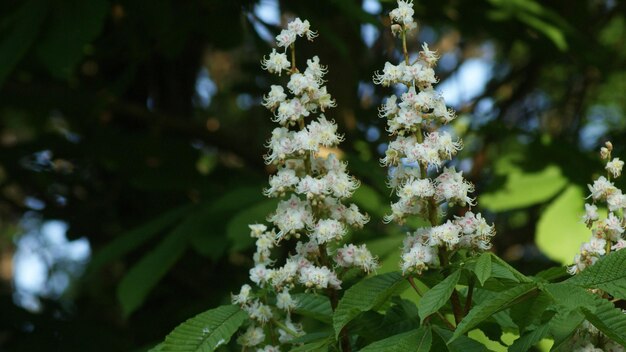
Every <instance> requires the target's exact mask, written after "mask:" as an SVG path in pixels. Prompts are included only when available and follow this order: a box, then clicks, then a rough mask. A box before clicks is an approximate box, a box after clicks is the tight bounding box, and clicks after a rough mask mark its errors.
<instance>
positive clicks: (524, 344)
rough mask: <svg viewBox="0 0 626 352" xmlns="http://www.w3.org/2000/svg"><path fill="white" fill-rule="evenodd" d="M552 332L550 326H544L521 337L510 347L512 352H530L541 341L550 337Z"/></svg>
mask: <svg viewBox="0 0 626 352" xmlns="http://www.w3.org/2000/svg"><path fill="white" fill-rule="evenodd" d="M549 331H550V325H548V324H542V325H540V326H538V327H537V328H536V329H533V330H531V331H529V332H527V333H525V334H524V335H522V336H520V337H519V338H518V339H517V340H515V342H513V344H512V345H511V346H510V347H509V351H510V352H525V351H529V350H530V349H531V347H532V346H534V345H536V344H537V343H538V342H539V341H540V340H541V339H543V338H544V337H546V336H547V335H548V332H549Z"/></svg>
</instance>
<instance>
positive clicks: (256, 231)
mask: <svg viewBox="0 0 626 352" xmlns="http://www.w3.org/2000/svg"><path fill="white" fill-rule="evenodd" d="M248 228H250V231H251V232H250V237H253V238H256V237H259V236H261V235H262V234H263V233H264V232H265V231H267V226H265V225H263V224H252V225H248Z"/></svg>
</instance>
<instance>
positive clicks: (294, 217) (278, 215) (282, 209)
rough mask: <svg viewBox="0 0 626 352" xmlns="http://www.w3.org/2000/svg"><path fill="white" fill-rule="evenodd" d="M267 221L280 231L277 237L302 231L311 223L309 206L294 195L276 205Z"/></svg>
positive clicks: (311, 217)
mask: <svg viewBox="0 0 626 352" xmlns="http://www.w3.org/2000/svg"><path fill="white" fill-rule="evenodd" d="M267 220H268V221H270V222H272V223H274V225H276V226H277V227H278V229H279V230H280V232H279V233H278V234H277V237H278V238H279V239H280V238H282V237H283V236H285V235H287V234H290V233H295V232H297V231H300V230H304V229H305V228H306V226H307V225H310V224H311V223H312V222H313V215H312V214H311V210H310V206H309V204H308V203H307V202H305V201H303V200H301V199H300V198H298V197H297V196H296V195H293V194H292V195H291V198H289V199H288V200H284V201H281V202H279V203H278V206H277V208H276V212H275V213H274V214H273V215H271V216H270V217H268V219H267Z"/></svg>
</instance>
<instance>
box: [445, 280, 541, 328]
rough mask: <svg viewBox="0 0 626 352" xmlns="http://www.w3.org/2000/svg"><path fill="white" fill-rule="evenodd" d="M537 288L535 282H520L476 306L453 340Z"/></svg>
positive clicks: (459, 326) (466, 317) (464, 319)
mask: <svg viewBox="0 0 626 352" xmlns="http://www.w3.org/2000/svg"><path fill="white" fill-rule="evenodd" d="M536 289H537V285H536V284H534V283H524V284H520V285H518V286H515V287H513V288H511V289H508V290H506V291H503V292H499V293H498V294H497V295H494V297H493V298H492V299H489V300H486V301H484V302H483V303H481V304H479V305H477V306H475V307H474V308H472V310H471V311H470V312H469V313H468V314H467V316H465V318H463V320H462V321H461V323H459V325H458V326H457V327H456V330H455V331H454V334H453V336H452V340H455V339H457V338H458V337H459V336H461V335H463V334H465V333H467V332H468V331H470V330H471V329H473V328H474V327H475V326H476V325H478V324H480V323H481V322H482V321H484V320H485V319H487V318H489V317H491V316H492V315H493V314H495V313H497V312H499V311H501V310H503V309H506V308H509V307H510V306H512V305H513V304H515V303H518V302H520V301H521V300H523V299H524V298H527V296H528V295H529V294H530V293H532V292H534V291H535V290H536Z"/></svg>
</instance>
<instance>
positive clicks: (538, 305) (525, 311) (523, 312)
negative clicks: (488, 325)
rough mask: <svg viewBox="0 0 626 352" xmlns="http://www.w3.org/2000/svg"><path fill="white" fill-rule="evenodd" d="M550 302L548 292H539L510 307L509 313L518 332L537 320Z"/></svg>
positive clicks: (521, 331)
mask: <svg viewBox="0 0 626 352" xmlns="http://www.w3.org/2000/svg"><path fill="white" fill-rule="evenodd" d="M552 302H553V301H552V298H551V297H550V296H549V295H548V294H546V293H544V292H540V293H539V294H538V295H536V296H534V297H531V298H529V299H528V300H526V301H524V302H521V303H519V304H516V305H514V306H513V307H511V311H510V314H509V315H510V316H511V319H512V320H513V321H514V322H515V324H516V325H517V327H518V328H519V331H520V334H521V333H523V332H524V331H525V330H526V328H527V327H528V326H530V325H532V324H533V323H535V322H536V321H538V320H539V318H541V316H542V314H543V313H544V311H545V310H546V308H548V306H549V305H550V304H552Z"/></svg>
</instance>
